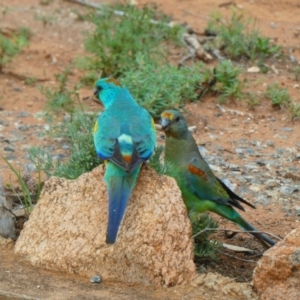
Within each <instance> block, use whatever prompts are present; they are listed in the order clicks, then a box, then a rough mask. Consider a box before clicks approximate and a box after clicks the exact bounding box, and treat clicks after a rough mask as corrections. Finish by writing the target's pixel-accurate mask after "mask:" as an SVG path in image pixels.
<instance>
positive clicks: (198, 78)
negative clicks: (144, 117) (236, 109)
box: [121, 56, 210, 118]
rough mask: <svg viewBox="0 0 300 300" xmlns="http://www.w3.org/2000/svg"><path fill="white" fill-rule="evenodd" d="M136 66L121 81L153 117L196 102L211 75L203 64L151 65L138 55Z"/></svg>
mask: <svg viewBox="0 0 300 300" xmlns="http://www.w3.org/2000/svg"><path fill="white" fill-rule="evenodd" d="M137 67H138V68H137V70H128V71H126V72H125V73H124V75H123V76H122V77H121V81H122V83H123V84H124V85H125V86H126V87H127V88H128V89H129V90H130V92H131V93H132V95H133V96H134V98H135V99H136V101H137V102H138V103H139V104H140V105H141V106H143V107H144V108H146V109H147V110H148V111H149V112H150V114H151V115H152V116H153V117H155V118H157V117H159V116H160V114H161V113H162V112H163V111H164V110H166V109H170V108H179V107H182V106H184V104H185V103H187V102H190V101H195V100H197V99H198V96H199V95H198V92H199V89H200V88H201V84H202V83H204V82H206V81H207V80H208V77H209V75H210V74H209V73H207V69H206V68H205V67H204V64H202V63H198V64H195V65H192V66H189V67H182V68H180V69H178V68H177V67H175V66H172V65H169V64H166V65H161V66H154V65H152V64H149V63H147V62H146V61H145V60H144V57H143V56H138V58H137Z"/></svg>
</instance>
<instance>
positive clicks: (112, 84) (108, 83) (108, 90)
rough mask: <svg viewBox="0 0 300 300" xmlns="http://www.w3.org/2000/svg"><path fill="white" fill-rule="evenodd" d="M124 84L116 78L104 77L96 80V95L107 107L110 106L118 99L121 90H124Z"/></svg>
mask: <svg viewBox="0 0 300 300" xmlns="http://www.w3.org/2000/svg"><path fill="white" fill-rule="evenodd" d="M123 89H124V87H123V86H122V84H121V83H120V82H119V81H118V80H117V79H114V78H111V77H110V78H102V79H99V80H98V81H97V82H96V85H95V88H94V95H95V96H96V97H97V98H98V99H99V100H100V101H101V102H102V104H103V105H104V107H105V108H107V107H108V106H110V105H111V104H112V103H113V102H114V100H115V99H116V96H117V94H118V93H119V92H120V90H123Z"/></svg>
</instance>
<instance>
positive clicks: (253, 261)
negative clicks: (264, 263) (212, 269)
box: [218, 251, 257, 264]
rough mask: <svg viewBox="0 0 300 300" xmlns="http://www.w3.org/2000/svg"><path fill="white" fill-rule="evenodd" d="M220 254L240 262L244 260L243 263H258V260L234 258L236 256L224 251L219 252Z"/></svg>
mask: <svg viewBox="0 0 300 300" xmlns="http://www.w3.org/2000/svg"><path fill="white" fill-rule="evenodd" d="M218 252H219V253H221V254H224V255H226V256H229V257H232V258H235V259H238V260H242V261H245V262H251V263H255V264H256V263H257V261H256V260H251V259H244V258H240V257H237V256H234V255H230V254H227V253H225V252H222V251H218Z"/></svg>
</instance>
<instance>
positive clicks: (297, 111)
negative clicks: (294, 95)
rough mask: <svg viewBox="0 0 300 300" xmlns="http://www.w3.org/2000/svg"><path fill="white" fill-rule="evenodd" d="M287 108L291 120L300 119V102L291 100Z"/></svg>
mask: <svg viewBox="0 0 300 300" xmlns="http://www.w3.org/2000/svg"><path fill="white" fill-rule="evenodd" d="M287 109H288V111H289V114H290V118H291V120H295V119H300V103H295V102H291V103H290V104H289V105H288V107H287Z"/></svg>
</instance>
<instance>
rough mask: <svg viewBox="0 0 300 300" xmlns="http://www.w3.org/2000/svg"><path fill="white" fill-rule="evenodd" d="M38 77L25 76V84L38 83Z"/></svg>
mask: <svg viewBox="0 0 300 300" xmlns="http://www.w3.org/2000/svg"><path fill="white" fill-rule="evenodd" d="M36 81H37V79H36V77H33V76H32V77H26V78H25V84H26V85H34V84H35V83H36Z"/></svg>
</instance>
